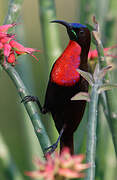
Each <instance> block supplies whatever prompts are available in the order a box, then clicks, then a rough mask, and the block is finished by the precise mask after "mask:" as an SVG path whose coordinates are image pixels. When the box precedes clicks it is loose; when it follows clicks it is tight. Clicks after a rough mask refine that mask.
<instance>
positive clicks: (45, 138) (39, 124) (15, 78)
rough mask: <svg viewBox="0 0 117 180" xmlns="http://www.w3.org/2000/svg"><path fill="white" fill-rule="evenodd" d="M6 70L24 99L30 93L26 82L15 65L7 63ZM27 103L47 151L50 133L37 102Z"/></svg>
mask: <svg viewBox="0 0 117 180" xmlns="http://www.w3.org/2000/svg"><path fill="white" fill-rule="evenodd" d="M3 68H4V70H5V71H6V72H7V74H8V75H9V77H10V78H11V79H12V81H13V83H14V85H15V86H16V88H17V91H18V93H19V95H20V97H21V99H23V97H24V96H27V95H29V92H28V90H27V89H26V87H25V85H24V83H23V82H22V80H21V78H20V76H19V74H18V73H17V71H16V70H15V68H14V67H12V66H11V65H10V64H8V63H6V64H5V65H4V66H3ZM24 105H25V108H26V110H27V113H28V115H29V117H30V119H31V122H32V125H33V127H34V131H35V133H36V136H37V138H38V140H39V143H40V145H41V148H42V150H43V152H44V151H45V148H46V147H48V146H50V140H49V138H48V135H47V133H46V131H45V128H44V126H43V124H42V122H41V119H40V117H39V115H38V113H37V108H36V106H35V104H34V103H33V102H28V103H26V104H24Z"/></svg>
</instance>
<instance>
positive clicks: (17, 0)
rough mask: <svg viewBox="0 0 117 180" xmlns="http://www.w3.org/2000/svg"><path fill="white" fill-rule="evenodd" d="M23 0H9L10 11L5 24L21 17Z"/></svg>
mask: <svg viewBox="0 0 117 180" xmlns="http://www.w3.org/2000/svg"><path fill="white" fill-rule="evenodd" d="M22 3H23V0H9V4H8V13H7V15H6V17H5V20H4V24H8V23H13V22H15V21H16V20H17V18H18V17H19V14H20V12H21V7H22Z"/></svg>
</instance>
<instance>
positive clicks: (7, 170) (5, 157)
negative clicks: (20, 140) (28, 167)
mask: <svg viewBox="0 0 117 180" xmlns="http://www.w3.org/2000/svg"><path fill="white" fill-rule="evenodd" d="M1 169H2V172H3V173H4V175H5V177H6V179H9V180H23V177H22V175H21V174H20V172H19V170H18V169H17V167H16V165H15V164H14V162H13V160H12V158H11V155H10V153H9V151H8V147H7V146H6V144H5V142H4V140H3V138H2V135H1V134H0V172H1Z"/></svg>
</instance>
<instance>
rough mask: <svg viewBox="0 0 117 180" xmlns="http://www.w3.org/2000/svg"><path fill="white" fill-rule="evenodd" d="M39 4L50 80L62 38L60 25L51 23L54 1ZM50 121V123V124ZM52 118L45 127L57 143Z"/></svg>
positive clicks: (53, 15) (54, 12) (44, 0)
mask: <svg viewBox="0 0 117 180" xmlns="http://www.w3.org/2000/svg"><path fill="white" fill-rule="evenodd" d="M38 2H39V10H40V11H39V15H40V16H39V18H40V22H41V33H42V39H43V46H44V55H45V62H46V69H45V73H46V77H47V80H48V77H49V72H50V71H51V68H52V65H53V63H54V61H55V60H56V59H57V58H58V56H60V54H61V47H60V37H59V32H58V25H57V24H56V23H55V24H52V23H50V21H52V20H55V19H56V8H55V1H54V0H49V1H48V0H38ZM48 119H49V123H48ZM50 121H51V116H46V122H45V126H46V127H47V129H48V134H49V136H50V137H51V140H52V142H53V141H55V139H56V138H57V136H58V134H57V131H56V129H55V125H54V123H53V121H51V123H50Z"/></svg>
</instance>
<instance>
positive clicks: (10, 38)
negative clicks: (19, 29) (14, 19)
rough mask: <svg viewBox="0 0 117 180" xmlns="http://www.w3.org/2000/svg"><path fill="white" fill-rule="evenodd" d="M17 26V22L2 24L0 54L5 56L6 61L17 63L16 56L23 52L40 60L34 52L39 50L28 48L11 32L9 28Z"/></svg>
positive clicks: (0, 29) (0, 27) (0, 28)
mask: <svg viewBox="0 0 117 180" xmlns="http://www.w3.org/2000/svg"><path fill="white" fill-rule="evenodd" d="M14 26H16V23H13V24H6V25H2V26H0V56H1V57H2V56H4V63H5V62H6V61H7V62H8V63H10V64H12V65H15V63H16V58H17V56H19V55H22V54H29V55H31V56H33V57H34V58H35V59H36V60H38V59H37V58H36V57H35V56H34V55H33V53H34V52H37V51H39V50H36V49H33V48H27V47H24V46H23V45H21V44H20V43H18V42H17V41H16V39H15V35H14V34H9V33H8V30H9V29H10V28H12V27H14Z"/></svg>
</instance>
